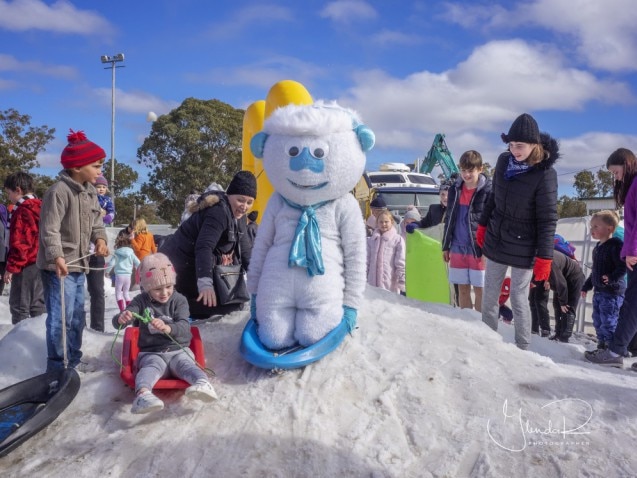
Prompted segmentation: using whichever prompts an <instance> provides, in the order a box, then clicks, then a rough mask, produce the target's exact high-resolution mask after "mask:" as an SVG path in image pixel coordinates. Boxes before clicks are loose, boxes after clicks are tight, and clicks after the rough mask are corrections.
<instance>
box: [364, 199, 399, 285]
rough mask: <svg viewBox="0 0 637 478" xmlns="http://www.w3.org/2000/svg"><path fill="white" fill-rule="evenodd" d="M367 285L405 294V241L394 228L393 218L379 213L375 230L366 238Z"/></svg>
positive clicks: (387, 212)
mask: <svg viewBox="0 0 637 478" xmlns="http://www.w3.org/2000/svg"><path fill="white" fill-rule="evenodd" d="M367 283H368V284H369V285H373V286H374V287H380V288H382V289H387V290H390V291H392V292H397V293H404V292H405V240H404V239H403V238H402V236H401V235H400V234H399V233H398V231H397V230H396V227H395V220H394V216H393V215H392V213H391V212H389V211H381V212H380V214H378V216H376V229H375V230H374V232H373V233H372V235H371V237H368V238H367Z"/></svg>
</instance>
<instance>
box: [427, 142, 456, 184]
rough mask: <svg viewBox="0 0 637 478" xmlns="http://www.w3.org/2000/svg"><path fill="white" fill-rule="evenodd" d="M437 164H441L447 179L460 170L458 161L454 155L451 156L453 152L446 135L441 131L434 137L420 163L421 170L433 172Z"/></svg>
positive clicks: (428, 172)
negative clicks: (448, 145) (446, 140)
mask: <svg viewBox="0 0 637 478" xmlns="http://www.w3.org/2000/svg"><path fill="white" fill-rule="evenodd" d="M436 165H438V166H440V168H441V169H442V173H443V174H444V175H445V178H446V179H449V178H450V177H451V175H452V174H454V173H458V172H459V171H458V166H456V163H455V162H454V161H453V156H451V152H450V151H449V148H447V143H446V142H445V135H444V134H441V133H438V134H437V135H436V137H435V138H434V142H433V144H432V145H431V149H430V150H429V152H428V153H427V157H426V158H425V159H424V160H423V162H422V164H421V165H420V171H419V172H421V173H427V174H431V172H432V171H433V169H434V167H435V166H436Z"/></svg>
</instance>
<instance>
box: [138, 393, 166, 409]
mask: <svg viewBox="0 0 637 478" xmlns="http://www.w3.org/2000/svg"><path fill="white" fill-rule="evenodd" d="M163 408H164V402H162V401H161V400H160V399H159V398H157V397H156V396H155V395H153V392H148V391H147V392H143V393H140V394H139V395H137V396H136V397H135V400H134V401H133V406H132V408H131V410H130V411H131V413H135V414H140V413H150V412H157V411H159V410H162V409H163Z"/></svg>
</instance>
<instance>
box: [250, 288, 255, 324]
mask: <svg viewBox="0 0 637 478" xmlns="http://www.w3.org/2000/svg"><path fill="white" fill-rule="evenodd" d="M250 318H251V319H253V320H257V295H256V294H252V295H251V296H250Z"/></svg>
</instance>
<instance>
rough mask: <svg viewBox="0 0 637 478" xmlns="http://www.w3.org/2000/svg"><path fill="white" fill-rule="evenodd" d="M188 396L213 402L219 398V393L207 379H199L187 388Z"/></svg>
mask: <svg viewBox="0 0 637 478" xmlns="http://www.w3.org/2000/svg"><path fill="white" fill-rule="evenodd" d="M186 396H187V397H188V398H194V399H197V400H201V401H202V402H212V401H214V400H218V399H219V397H217V393H216V392H215V389H214V388H212V385H211V384H210V382H208V381H207V380H199V381H198V382H196V383H194V384H192V385H191V386H190V387H188V388H187V389H186Z"/></svg>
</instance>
